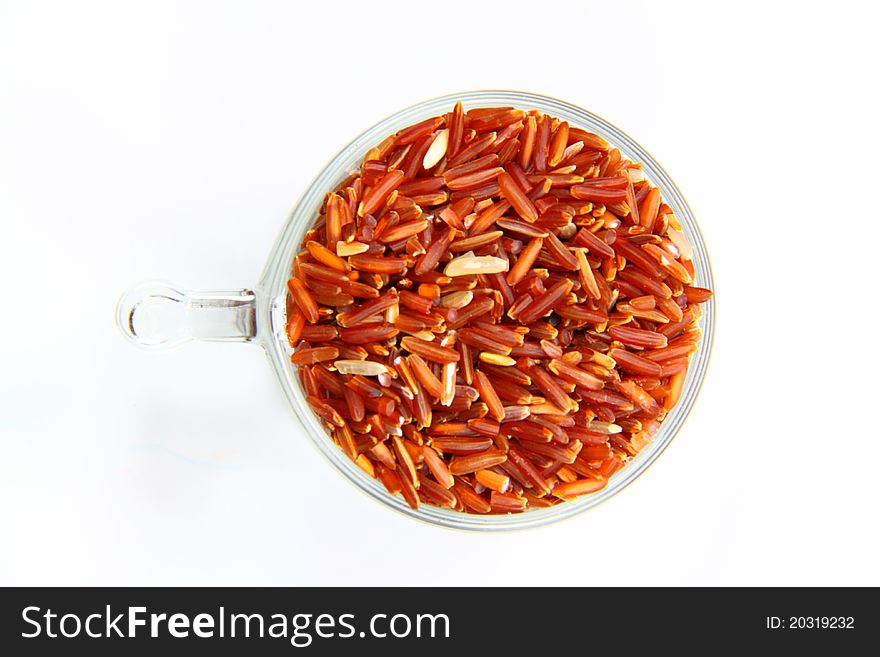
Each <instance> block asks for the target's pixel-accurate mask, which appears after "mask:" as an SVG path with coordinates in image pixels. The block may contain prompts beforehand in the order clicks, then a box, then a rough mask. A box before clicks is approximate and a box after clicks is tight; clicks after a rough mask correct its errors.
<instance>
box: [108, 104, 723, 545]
mask: <svg viewBox="0 0 880 657" xmlns="http://www.w3.org/2000/svg"><path fill="white" fill-rule="evenodd" d="M457 100H461V102H462V103H463V104H464V106H465V108H466V109H468V108H473V107H493V106H500V105H504V106H514V107H518V108H521V109H538V110H540V111H542V112H545V113H547V114H550V115H552V116H555V117H558V118H560V119H564V120H566V121H568V122H569V123H570V124H571V125H573V126H578V127H581V128H585V129H587V130H590V131H592V132H595V133H596V134H598V135H601V136H602V137H604V138H605V139H607V140H608V142H609V143H610V144H612V145H613V146H616V147H617V148H619V149H620V151H621V153H622V154H623V155H624V156H625V157H627V158H629V159H631V160H632V161H635V162H641V163H642V165H643V171H644V174H645V177H646V178H647V179H648V180H649V181H650V182H651V183H652V184H654V185H656V186H657V187H658V188H659V189H660V191H661V193H662V196H663V199H664V200H665V201H666V203H668V204H669V206H670V207H672V209H673V211H674V212H675V216H676V217H677V218H678V220H679V222H680V223H681V225H682V230H683V232H684V233H685V235H686V236H687V238H688V239H689V240H690V243H691V244H692V246H693V250H694V260H693V262H694V269H695V274H696V276H695V283H694V284H695V285H697V286H700V287H707V288H711V289H714V285H713V281H712V270H711V268H710V265H709V257H708V254H707V252H706V245H705V242H704V241H703V236H702V234H701V233H700V229H699V227H698V226H697V222H696V220H695V219H694V216H693V213H692V212H691V209H690V207H688V204H687V202H686V201H685V199H684V196H683V195H682V193H681V192H680V191H679V189H678V187H676V185H675V183H673V182H672V179H671V178H670V177H669V175H668V174H667V173H666V172H665V171H664V170H663V168H662V167H661V166H660V165H659V164H658V163H657V161H656V160H654V158H653V157H651V155H649V154H648V153H647V151H645V149H644V148H642V147H641V146H640V145H639V144H638V143H636V142H635V141H634V140H633V139H632V138H631V137H629V136H628V135H626V134H625V133H623V132H622V131H621V130H619V129H618V128H616V127H615V126H613V125H611V124H610V123H608V122H607V121H605V120H604V119H602V118H600V117H598V116H596V115H595V114H592V113H590V112H588V111H586V110H584V109H581V108H580V107H577V106H575V105H571V104H569V103H566V102H564V101H561V100H557V99H555V98H549V97H547V96H540V95H537V94H532V93H526V92H516V91H474V92H467V93H459V94H450V95H447V96H441V97H439V98H434V99H431V100H427V101H425V102H422V103H418V104H416V105H413V106H411V107H407V108H406V109H403V110H401V111H399V112H397V113H395V114H393V115H391V116H389V117H388V118H386V119H384V120H383V121H380V122H379V123H377V124H376V125H374V126H373V127H371V128H369V129H367V130H366V131H364V132H363V133H361V134H360V135H359V136H358V137H356V138H355V139H354V140H353V141H352V142H351V143H349V144H348V145H347V146H345V147H344V148H343V149H342V150H341V151H340V152H339V153H338V154H337V155H336V157H334V158H333V159H332V160H331V161H330V163H329V164H327V166H325V167H324V169H323V170H322V171H321V172H320V173H319V174H318V176H317V177H316V178H315V179H314V180H313V181H312V183H311V184H310V185H309V186H308V188H307V189H306V191H305V193H304V194H303V195H302V197H301V198H300V200H299V202H298V203H297V204H296V206H295V207H294V209H293V212H292V213H291V215H290V217H289V218H288V220H287V223H285V225H284V227H283V228H282V230H281V233H280V235H279V236H278V239H277V241H276V242H275V246H274V247H273V248H272V251H271V252H270V254H269V259H268V261H267V263H266V267H265V269H264V271H263V275H262V277H261V279H260V281H259V282H258V283H257V285H256V286H255V287H253V288H252V289H245V290H235V291H228V292H193V291H189V290H185V289H182V288H179V287H175V286H171V285H168V284H165V283H161V282H149V283H142V284H140V285H137V286H135V287H133V288H131V289H129V290H128V291H127V292H125V294H123V296H122V298H121V299H120V301H119V305H118V308H117V322H118V324H119V328H120V330H121V331H122V333H123V334H124V335H125V336H126V337H127V338H128V339H129V340H130V341H131V342H133V343H134V344H135V345H137V346H139V347H142V348H145V349H156V350H161V349H167V348H170V347H173V346H176V345H179V344H181V343H183V342H186V341H188V340H192V339H198V340H215V341H216V340H220V341H243V342H253V343H255V344H258V345H259V346H260V347H262V348H263V350H264V351H265V352H266V354H267V356H268V357H269V362H270V363H271V364H272V367H273V369H274V370H275V374H276V375H277V377H278V381H279V382H280V383H281V387H282V388H283V389H284V392H285V394H286V395H287V399H288V401H289V402H290V406H291V408H293V411H294V416H295V418H296V421H297V422H298V424H299V426H300V428H301V429H302V431H303V434H304V435H306V436H308V437H309V438H310V439H311V441H312V443H313V444H314V445H315V447H316V448H317V449H318V451H320V452H321V453H322V454H323V455H324V456H325V457H326V458H327V460H328V461H330V463H332V464H333V465H334V466H335V468H336V469H337V470H338V471H339V472H340V473H342V474H343V475H344V476H345V477H346V478H347V479H348V480H349V481H350V482H352V483H353V484H355V485H356V486H357V487H358V488H360V489H361V490H362V491H364V492H365V493H367V494H368V495H370V496H371V497H373V498H374V499H376V500H378V501H379V502H381V503H383V504H385V505H387V506H389V507H391V508H392V509H395V510H397V511H399V512H401V513H403V514H406V515H407V516H410V517H412V518H416V519H418V520H422V521H425V522H429V523H433V524H436V525H442V526H445V527H453V528H458V529H468V530H505V529H515V528H524V527H536V526H539V525H544V524H547V523H550V522H556V521H558V520H562V519H564V518H570V517H571V516H574V515H576V514H579V513H582V512H583V511H586V510H587V509H591V508H593V507H594V506H596V505H598V504H601V503H602V502H604V501H605V500H607V499H609V498H611V497H612V496H614V495H616V494H617V493H619V492H620V491H621V490H623V489H624V488H625V487H626V486H628V485H629V484H630V483H632V482H633V481H635V479H636V478H638V476H639V475H641V474H642V472H644V471H645V469H647V467H648V466H649V465H651V464H652V463H653V462H654V460H655V459H656V458H657V457H658V456H660V454H661V453H663V450H665V449H666V447H667V446H668V445H669V443H670V442H671V441H672V439H673V438H674V437H675V436H676V434H678V432H679V430H680V429H681V427H682V424H683V423H684V420H685V418H687V416H688V414H689V413H690V410H691V408H692V407H693V404H694V401H695V400H696V398H697V394H698V393H699V390H700V386H701V385H702V382H703V378H704V377H705V374H706V367H707V365H708V362H709V355H710V352H711V349H712V339H713V333H714V326H715V302H714V299H712V300H710V301H709V302H707V303H705V304H703V315H702V318H701V319H700V326H701V328H702V330H703V338H702V340H701V341H700V343H699V348H698V349H697V351H696V353H694V354H693V357H692V361H691V366H690V369H689V372H688V375H687V380H686V382H685V386H684V390H683V392H682V396H681V399H680V400H679V402H678V404H677V405H676V406H675V408H673V410H672V411H671V412H670V413H669V415H668V417H667V418H666V420H665V421H664V422H663V423H662V424H661V428H660V430H659V432H658V433H657V435H656V436H655V437H654V439H653V440H652V441H651V443H650V444H649V445H648V446H647V447H646V448H645V449H643V450H642V451H641V452H640V453H639V454H638V456H636V457H635V458H633V459H632V460H631V461H630V462H629V463H627V464H626V466H625V467H624V468H622V469H621V470H620V471H619V472H617V473H616V474H615V475H613V476H612V478H611V480H610V481H609V483H608V485H607V486H606V487H605V488H603V489H602V490H600V491H598V492H596V493H593V494H590V495H586V496H583V497H581V498H579V499H577V500H575V501H571V502H563V503H560V504H558V505H556V506H554V507H551V508H547V509H534V510H530V511H526V512H524V513H520V514H511V515H475V514H467V513H461V512H459V511H453V510H450V509H441V508H437V507H433V506H429V505H422V506H421V508H419V509H418V510H413V509H411V508H410V507H409V505H407V503H406V502H405V501H404V500H403V498H402V497H400V496H392V495H389V494H388V492H387V491H386V490H385V488H384V486H383V485H382V484H381V483H380V482H379V481H378V480H376V479H373V478H371V477H369V476H368V475H367V474H366V473H365V472H363V471H362V470H361V469H360V468H358V467H357V466H356V465H355V464H354V463H353V462H352V461H351V460H349V459H348V457H347V456H345V454H343V452H342V450H341V449H339V447H337V446H336V444H335V443H333V442H332V440H331V439H330V437H329V435H328V433H327V431H326V430H325V429H324V427H323V426H322V425H321V424H320V423H319V421H318V419H317V418H316V416H315V415H314V413H313V412H312V410H311V408H310V407H309V405H308V404H307V403H306V400H305V396H304V395H303V392H302V390H301V388H300V384H299V380H298V378H297V375H296V367H295V366H294V365H292V364H291V362H290V354H291V349H290V346H289V345H288V343H287V336H286V331H285V327H286V310H285V308H286V302H285V299H286V296H287V279H288V277H289V275H290V270H291V263H292V261H293V256H294V254H295V253H297V251H298V250H299V247H300V244H301V243H302V239H303V236H304V235H305V232H306V231H307V230H308V228H309V227H310V226H311V225H312V223H313V222H314V221H315V219H316V218H317V213H318V209H319V207H320V205H321V202H322V200H323V198H324V195H325V194H326V193H327V192H328V191H330V190H333V189H335V188H336V186H337V185H338V184H339V183H341V182H342V181H343V180H344V179H345V178H346V177H347V176H348V173H349V172H350V171H352V170H353V169H356V168H357V167H358V166H359V165H360V163H361V160H362V158H363V155H364V153H366V151H367V150H369V149H370V148H372V147H373V146H375V145H377V144H378V143H379V142H380V141H382V139H384V138H385V137H386V136H387V135H389V134H392V133H394V132H396V131H397V130H400V129H401V128H404V127H406V126H408V125H411V124H413V123H416V122H417V121H421V120H422V119H426V118H429V117H431V116H437V115H439V114H442V113H445V112H447V111H449V110H450V109H452V107H453V105H454V104H455V102H456V101H457Z"/></svg>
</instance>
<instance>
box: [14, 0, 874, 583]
mask: <svg viewBox="0 0 880 657" xmlns="http://www.w3.org/2000/svg"><path fill="white" fill-rule="evenodd" d="M660 5H661V3H649V2H644V3H642V2H595V3H587V2H511V1H506V2H498V3H492V2H477V1H470V2H452V1H449V0H446V1H444V2H441V3H421V2H402V3H390V2H380V1H376V2H357V3H354V2H352V3H342V2H312V3H294V2H286V3H252V2H249V3H243V2H242V3H236V4H226V3H218V2H207V3H189V2H184V3H173V4H166V3H160V2H151V3H118V2H107V3H94V2H77V3H59V4H57V5H52V4H47V3H44V2H20V3H18V2H12V3H10V2H5V1H3V2H0V221H2V237H0V280H2V281H3V284H4V288H5V290H6V291H5V293H4V295H3V300H2V306H0V308H2V310H0V313H2V321H0V373H2V381H0V441H2V442H0V445H2V451H0V527H2V529H0V532H2V540H0V584H122V585H134V584H313V585H328V584H407V585H428V584H478V585H490V584H552V585H564V584H579V585H616V584H627V585H630V584H673V585H678V584H697V585H713V584H732V585H740V584H769V585H782V584H794V585H801V584H822V585H825V584H843V585H858V584H873V585H878V584H880V560H878V559H877V554H878V550H880V529H878V511H877V507H878V501H880V500H878V484H877V474H876V473H877V468H878V463H880V432H878V430H877V413H878V398H877V380H878V372H880V369H878V365H880V363H878V360H877V329H876V326H877V320H878V312H877V309H878V303H880V302H878V290H877V288H878V275H877V272H878V267H880V257H878V255H877V245H878V237H880V230H878V222H880V217H878V205H880V202H878V188H877V181H878V174H880V167H878V164H877V153H878V148H880V143H878V141H880V140H878V129H877V123H876V121H877V116H878V111H880V106H878V102H877V95H876V94H877V91H876V87H877V64H878V61H880V57H878V55H880V49H878V45H877V37H876V26H877V20H878V15H877V13H876V10H874V9H870V7H871V6H872V3H867V2H861V3H847V2H831V3H829V2H823V3H792V4H785V3H775V2H762V3H757V4H754V5H752V4H748V3H731V4H729V5H727V6H721V5H719V4H717V3H693V4H678V3H662V5H663V6H660ZM484 88H502V89H503V88H508V89H522V90H529V91H534V92H538V93H543V94H547V95H551V96H556V97H558V98H562V99H565V100H567V101H570V102H572V103H575V104H578V105H581V106H583V107H586V108H588V109H590V110H592V111H594V112H596V113H597V114H599V115H601V116H603V117H605V118H607V119H609V120H610V121H611V122H613V123H615V124H616V125H618V126H620V127H621V128H622V129H623V130H625V131H626V132H628V133H629V134H630V135H632V136H634V137H635V138H636V139H637V140H638V141H640V142H641V143H642V144H643V145H644V146H645V147H646V148H647V149H648V150H649V151H650V152H651V153H652V154H653V155H654V156H655V157H656V158H657V159H658V160H659V161H660V162H661V163H662V164H663V165H664V167H665V168H666V169H667V171H669V172H670V174H671V175H672V177H673V178H674V179H675V181H676V182H677V183H678V185H679V186H680V187H681V189H682V190H683V191H684V193H685V195H686V196H687V197H688V199H689V201H690V203H691V205H692V207H693V209H694V211H695V213H696V216H697V217H698V220H699V221H700V224H701V226H702V229H703V231H704V234H705V237H706V240H707V242H708V246H709V250H710V253H711V256H712V263H713V266H714V271H715V277H716V283H717V299H718V332H717V336H716V341H715V350H714V355H713V360H712V363H711V366H710V368H709V373H708V377H707V379H706V382H705V386H704V389H703V392H702V394H701V396H700V398H699V400H698V402H697V405H696V407H695V410H694V411H693V414H692V415H691V417H690V419H689V420H688V423H687V424H686V425H685V428H684V430H683V431H682V433H681V434H680V435H679V437H678V438H677V439H676V440H675V441H674V443H673V444H672V446H671V447H670V448H669V450H668V451H667V452H666V453H665V454H664V455H663V457H662V458H661V459H660V460H659V461H658V462H657V464H656V465H655V466H654V467H653V468H651V469H650V470H649V471H648V472H647V473H646V474H645V475H644V476H643V477H642V478H640V479H639V481H637V482H636V483H635V484H633V485H632V486H631V487H630V488H628V489H627V490H626V491H624V492H623V493H621V494H620V495H619V496H617V497H616V498H615V499H613V500H611V501H610V502H608V503H607V504H605V505H603V506H601V507H600V508H598V509H596V510H594V511H591V512H589V513H587V514H584V515H581V516H578V517H577V518H575V519H573V520H570V521H567V522H564V523H561V524H558V525H554V526H548V527H545V528H541V529H537V530H533V531H527V532H520V533H509V534H501V535H497V534H496V535H478V534H467V533H460V532H454V531H450V530H444V529H439V528H435V527H431V526H427V525H423V524H420V523H418V522H416V521H413V520H411V519H408V518H405V517H403V516H398V515H397V514H395V513H394V512H392V511H389V510H388V509H386V508H384V507H382V506H380V505H379V504H376V503H375V502H374V501H372V500H370V499H369V498H368V497H367V496H365V495H363V494H361V493H359V492H358V491H357V490H356V489H354V488H353V487H352V486H351V485H350V484H348V483H347V482H345V481H344V480H343V479H342V477H340V476H339V475H338V474H337V473H336V472H335V470H333V469H332V467H331V466H330V465H329V464H328V463H327V462H325V461H324V460H323V457H321V456H320V454H318V452H317V451H316V450H315V449H314V448H313V447H312V445H311V444H310V443H309V441H308V440H307V439H306V438H305V437H304V436H302V435H298V434H297V431H296V430H295V429H294V422H293V418H292V413H291V411H290V409H289V408H288V407H287V406H286V402H285V400H284V399H283V396H282V392H281V390H280V388H279V387H278V385H277V383H276V382H275V380H274V378H273V374H272V372H271V371H270V368H269V366H268V363H267V361H266V359H265V357H264V356H263V354H262V353H261V352H260V350H259V349H258V348H255V347H252V346H247V345H224V344H207V343H202V344H190V345H188V346H186V347H184V348H182V349H180V350H177V351H174V352H172V353H170V354H162V355H155V354H150V353H145V352H141V351H138V350H136V349H134V348H132V347H131V346H130V345H128V344H127V343H126V342H125V341H124V340H123V339H122V337H121V336H120V335H119V334H118V332H117V329H116V327H115V325H114V306H115V303H116V300H117V298H118V296H119V295H120V293H121V292H122V291H123V290H124V289H125V288H126V287H127V286H129V285H130V284H132V283H135V282H137V281H139V280H142V279H145V278H154V277H161V278H165V279H167V280H171V281H174V282H178V283H180V284H181V285H184V286H188V287H191V288H195V289H235V288H238V287H246V286H250V285H253V284H254V283H255V282H256V280H257V277H258V275H259V273H260V271H261V269H262V266H263V264H264V263H263V261H264V258H265V257H266V255H267V254H268V251H269V248H270V246H271V244H272V243H273V241H274V239H275V236H276V233H277V232H278V231H279V229H280V227H281V226H282V224H283V222H284V221H285V218H286V215H287V213H288V211H289V209H290V208H291V207H292V205H293V203H294V202H295V200H296V199H297V198H298V197H299V195H300V194H301V193H302V191H303V189H304V187H305V185H306V184H307V183H308V182H309V181H310V180H311V178H312V177H313V176H314V175H315V174H316V173H317V171H318V170H319V169H320V167H321V166H323V164H324V163H325V162H326V161H327V160H328V159H329V158H330V157H331V156H332V155H333V154H334V153H335V152H336V151H337V150H338V149H339V148H340V147H341V146H343V145H344V144H346V143H347V142H348V141H349V139H351V138H352V137H353V136H354V135H356V134H357V133H359V132H360V131H361V130H363V129H364V128H366V127H367V126H369V125H371V124H373V123H374V122H376V121H378V120H379V119H381V118H383V117H385V116H386V115H388V114H390V113H392V112H394V111H396V110H398V109H400V108H401V107H404V106H406V105H409V104H411V103H414V102H417V101H420V100H423V99H426V98H430V97H433V96H436V95H439V94H443V93H448V92H454V91H460V90H472V89H484Z"/></svg>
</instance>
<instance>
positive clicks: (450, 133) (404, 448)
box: [287, 103, 712, 514]
mask: <svg viewBox="0 0 880 657" xmlns="http://www.w3.org/2000/svg"><path fill="white" fill-rule="evenodd" d="M639 168H640V165H638V164H637V163H633V162H630V161H628V160H626V159H625V158H624V157H622V155H621V154H620V152H619V151H618V150H617V149H615V148H613V147H611V146H610V145H609V144H608V143H607V142H606V141H605V140H604V139H603V138H601V137H600V136H598V135H594V134H592V133H590V132H587V131H586V130H583V129H581V128H578V127H576V126H569V125H568V123H566V122H564V121H559V120H557V119H555V118H553V117H550V116H548V115H544V114H541V113H540V112H537V111H529V112H524V111H522V110H519V109H515V108H478V109H472V110H469V111H467V112H465V111H464V108H463V107H462V106H461V104H460V103H458V104H456V106H455V107H454V108H453V109H452V111H450V112H449V113H448V114H445V115H443V116H439V117H433V118H430V119H426V120H424V121H422V122H420V123H418V124H415V125H413V126H410V127H408V128H406V129H404V130H401V131H399V132H398V133H397V134H396V135H392V136H390V137H389V138H387V139H386V140H384V141H383V142H382V143H381V144H380V145H378V146H377V147H376V148H373V149H370V151H369V152H368V153H367V154H366V157H365V159H364V163H363V165H362V167H361V169H360V171H359V172H358V173H357V174H355V175H353V176H352V177H350V178H349V179H348V180H346V181H345V182H344V183H343V184H342V185H341V186H340V187H339V189H337V190H336V191H334V192H332V193H330V194H328V195H327V197H326V199H325V203H324V204H323V206H322V208H321V215H322V216H321V217H320V218H319V220H318V221H316V223H315V227H314V228H313V229H312V230H311V231H309V233H308V235H307V236H306V238H305V240H304V241H303V249H302V251H301V252H299V253H298V254H297V255H296V257H295V258H294V263H293V276H292V277H291V279H290V280H289V281H288V290H289V293H290V294H289V299H288V303H287V318H288V324H287V336H288V339H289V341H290V344H291V346H292V347H293V348H294V350H293V353H292V355H291V362H292V363H293V364H294V365H296V366H297V367H298V368H299V376H300V381H301V382H302V386H303V389H304V391H305V393H306V400H307V402H308V403H309V404H310V405H311V407H312V408H313V409H314V411H315V413H316V414H317V416H318V417H319V418H320V420H321V421H322V422H323V423H324V424H325V425H326V426H327V428H328V430H329V431H330V434H331V437H332V439H333V440H334V441H336V442H337V443H338V444H339V446H340V448H341V449H342V450H343V451H344V452H345V454H346V455H348V456H349V458H351V459H352V460H353V461H355V463H356V464H357V465H358V467H360V468H361V469H362V470H363V471H364V472H366V473H367V474H368V475H370V476H373V477H375V478H376V479H378V480H379V481H381V483H382V484H383V486H384V487H385V488H386V489H387V490H388V492H389V493H390V494H392V495H397V494H401V495H402V496H403V497H404V499H405V500H406V501H407V503H408V504H410V505H411V506H412V507H413V508H418V507H419V505H420V504H423V503H424V504H431V505H436V506H442V507H446V508H451V509H455V510H458V511H464V512H469V513H482V514H485V513H517V512H521V511H524V510H526V509H528V508H531V507H536V508H537V507H547V506H552V505H554V504H557V503H561V502H563V501H565V500H570V499H573V498H576V497H578V496H581V495H587V494H592V493H594V492H596V491H598V490H601V489H602V488H603V487H605V486H606V485H607V482H608V479H609V477H611V476H612V475H613V474H614V472H616V471H617V470H619V469H620V468H622V467H624V465H625V464H626V462H627V461H628V460H629V459H631V458H632V457H634V456H635V455H637V454H638V452H639V451H640V450H641V449H644V448H645V446H647V445H648V444H650V441H651V439H652V437H653V436H654V435H656V433H657V431H658V430H659V428H660V426H661V424H662V422H663V420H664V418H665V417H666V415H667V414H668V412H669V410H670V409H672V408H673V407H674V405H675V404H676V403H677V402H678V400H679V398H680V396H681V394H682V391H683V388H684V383H685V380H686V376H687V369H688V363H689V359H690V356H691V355H692V354H693V353H694V352H695V351H696V349H697V342H698V341H699V339H700V332H699V329H698V325H697V322H698V321H699V318H700V314H701V313H700V309H699V304H701V303H705V302H706V301H708V300H709V299H710V298H711V296H712V292H711V291H710V290H707V289H704V288H699V287H694V286H693V278H694V267H693V263H692V262H691V257H692V248H691V246H690V245H689V244H688V243H687V240H686V238H685V236H684V234H683V233H682V232H681V230H680V227H679V225H678V222H677V220H676V219H675V217H674V215H673V212H672V210H671V208H670V207H669V206H668V205H666V204H665V203H663V200H662V198H661V195H660V192H659V190H658V189H657V188H655V187H653V186H651V185H650V184H649V183H648V182H647V181H646V180H644V179H643V177H642V176H641V175H637V174H638V170H639ZM337 363H338V367H337Z"/></svg>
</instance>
